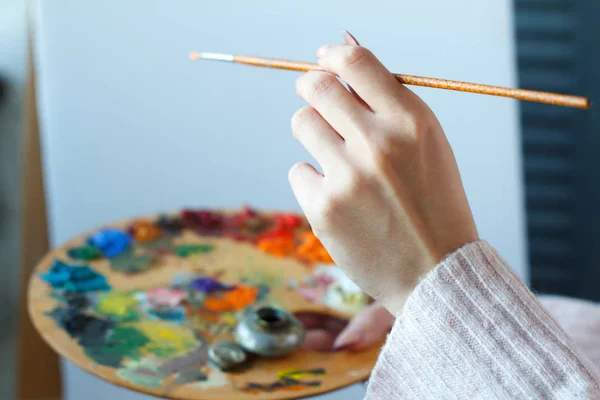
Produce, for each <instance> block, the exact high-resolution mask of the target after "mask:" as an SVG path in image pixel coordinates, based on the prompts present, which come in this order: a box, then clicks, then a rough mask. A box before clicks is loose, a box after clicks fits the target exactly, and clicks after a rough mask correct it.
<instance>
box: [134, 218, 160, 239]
mask: <svg viewBox="0 0 600 400" xmlns="http://www.w3.org/2000/svg"><path fill="white" fill-rule="evenodd" d="M131 234H132V235H133V238H134V239H135V240H137V241H138V242H142V243H147V242H151V241H153V240H154V239H156V238H158V237H159V236H160V228H159V227H158V225H155V224H153V223H151V222H148V221H143V220H139V221H135V222H134V223H133V225H132V226H131Z"/></svg>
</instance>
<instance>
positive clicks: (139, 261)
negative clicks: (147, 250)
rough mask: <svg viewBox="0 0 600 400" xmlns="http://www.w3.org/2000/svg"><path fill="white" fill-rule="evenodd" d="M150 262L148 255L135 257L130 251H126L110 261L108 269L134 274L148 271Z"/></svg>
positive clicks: (150, 258)
mask: <svg viewBox="0 0 600 400" xmlns="http://www.w3.org/2000/svg"><path fill="white" fill-rule="evenodd" d="M152 261H153V258H152V257H151V256H150V255H148V254H140V255H135V254H134V252H133V251H132V250H127V251H125V252H124V253H122V254H120V255H118V256H117V257H114V258H113V259H111V260H110V267H111V268H112V269H113V270H114V271H118V272H124V273H127V274H136V273H140V272H144V271H146V270H148V269H150V267H151V266H152Z"/></svg>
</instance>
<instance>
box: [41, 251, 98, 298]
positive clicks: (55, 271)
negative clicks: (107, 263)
mask: <svg viewBox="0 0 600 400" xmlns="http://www.w3.org/2000/svg"><path fill="white" fill-rule="evenodd" d="M40 277H41V278H42V279H43V280H45V281H46V282H48V283H49V284H50V285H51V286H52V288H54V289H58V290H64V291H66V292H89V291H97V290H108V289H110V286H109V285H108V283H107V282H106V278H105V277H104V276H103V275H101V274H99V273H98V272H96V271H94V270H93V269H92V268H90V267H89V266H87V265H72V264H67V263H65V262H63V261H61V260H58V259H56V260H54V262H53V263H52V266H51V267H50V269H49V270H48V272H46V273H43V274H40Z"/></svg>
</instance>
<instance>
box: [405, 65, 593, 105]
mask: <svg viewBox="0 0 600 400" xmlns="http://www.w3.org/2000/svg"><path fill="white" fill-rule="evenodd" d="M394 77H396V79H397V80H398V82H400V83H402V84H404V85H414V86H424V87H431V88H437V89H446V90H456V91H459V92H470V93H479V94H488V95H491V96H502V97H510V98H513V99H519V100H525V101H534V102H537V103H546V104H554V105H557V106H565V107H575V108H584V109H585V108H590V101H589V100H588V99H587V98H585V97H580V96H570V95H566V94H557V93H548V92H538V91H535V90H525V89H512V88H506V87H501V86H491V85H482V84H479V83H468V82H460V81H450V80H446V79H438V78H426V77H423V76H413V75H404V74H394Z"/></svg>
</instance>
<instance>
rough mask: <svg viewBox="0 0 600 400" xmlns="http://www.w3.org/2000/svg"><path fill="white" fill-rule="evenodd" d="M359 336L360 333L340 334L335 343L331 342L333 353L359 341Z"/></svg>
mask: <svg viewBox="0 0 600 400" xmlns="http://www.w3.org/2000/svg"><path fill="white" fill-rule="evenodd" d="M361 336H362V333H361V332H360V331H354V332H349V333H347V334H344V333H342V334H341V335H340V336H338V337H337V338H336V339H335V342H333V348H332V349H333V351H340V350H344V349H347V348H348V347H350V346H352V345H353V344H355V343H357V342H358V341H360V338H361Z"/></svg>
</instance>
